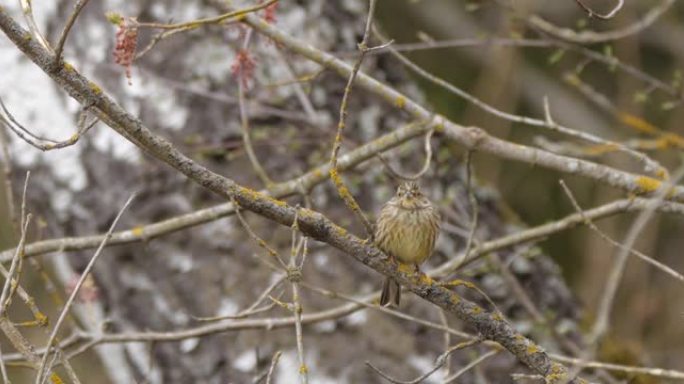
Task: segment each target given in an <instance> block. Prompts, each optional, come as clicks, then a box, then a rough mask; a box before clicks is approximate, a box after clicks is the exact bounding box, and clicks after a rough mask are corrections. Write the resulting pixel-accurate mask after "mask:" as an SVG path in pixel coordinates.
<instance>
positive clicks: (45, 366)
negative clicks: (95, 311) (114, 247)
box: [36, 194, 135, 383]
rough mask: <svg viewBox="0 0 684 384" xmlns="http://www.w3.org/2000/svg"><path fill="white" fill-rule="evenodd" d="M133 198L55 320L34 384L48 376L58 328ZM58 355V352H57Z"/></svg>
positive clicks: (124, 207)
mask: <svg viewBox="0 0 684 384" xmlns="http://www.w3.org/2000/svg"><path fill="white" fill-rule="evenodd" d="M134 198H135V194H133V195H131V197H129V198H128V200H127V201H126V203H124V205H123V207H122V208H121V210H120V211H119V213H118V214H117V215H116V217H115V218H114V221H113V222H112V225H111V226H110V227H109V230H108V231H107V234H106V235H105V237H104V239H103V240H102V243H101V244H100V246H99V247H98V248H97V250H96V251H95V254H94V255H93V257H92V258H91V259H90V261H89V262H88V265H87V266H86V267H85V269H84V270H83V273H81V277H80V278H79V279H78V282H77V283H76V286H75V287H74V289H73V291H72V292H71V295H69V298H68V299H67V301H66V303H65V304H64V308H62V311H61V312H60V314H59V317H58V318H57V322H56V323H55V326H54V328H53V329H52V333H51V334H50V338H49V339H48V342H47V346H46V350H47V352H46V353H45V354H44V355H43V359H42V361H41V363H40V367H39V369H38V375H37V377H36V383H41V382H42V378H43V375H49V371H50V370H51V366H50V365H48V364H47V363H48V356H50V353H49V351H50V348H51V347H52V345H53V344H54V342H55V338H57V333H58V332H59V328H60V326H61V325H62V323H63V322H64V319H65V318H66V315H67V313H68V312H69V309H70V308H71V306H72V305H73V303H74V300H75V299H76V295H78V291H79V289H81V286H83V282H84V281H85V279H86V277H88V275H89V274H90V271H91V270H92V269H93V266H94V265H95V262H96V261H97V259H98V258H99V256H100V255H101V254H102V250H103V249H104V248H105V246H106V245H107V241H109V238H110V237H111V236H112V232H114V228H116V224H117V223H118V222H119V219H120V218H121V216H122V215H123V213H124V211H125V210H126V208H128V206H129V205H130V204H131V202H132V201H133V199H134ZM58 353H59V352H58Z"/></svg>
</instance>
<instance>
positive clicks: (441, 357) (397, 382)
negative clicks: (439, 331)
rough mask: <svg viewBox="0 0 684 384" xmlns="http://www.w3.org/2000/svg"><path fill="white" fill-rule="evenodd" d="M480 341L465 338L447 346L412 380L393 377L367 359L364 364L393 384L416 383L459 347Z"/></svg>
mask: <svg viewBox="0 0 684 384" xmlns="http://www.w3.org/2000/svg"><path fill="white" fill-rule="evenodd" d="M481 342H482V340H480V339H477V338H476V339H472V340H467V341H464V342H461V343H458V344H456V345H455V346H453V347H451V348H448V349H447V350H446V351H445V352H444V353H442V354H441V355H439V356H438V357H437V359H436V360H435V365H434V366H433V367H432V368H431V369H430V370H429V371H427V372H425V373H424V374H422V375H420V376H418V377H416V378H415V379H413V380H408V381H402V380H399V379H395V378H393V377H391V376H390V375H388V374H387V373H385V372H383V371H382V370H380V369H379V368H377V367H375V366H374V365H373V364H371V363H370V362H368V361H366V366H368V367H369V368H370V369H372V370H373V371H375V373H377V374H378V375H380V376H382V378H383V379H385V380H387V381H389V382H391V383H393V384H418V383H421V382H423V380H425V379H427V378H428V377H430V376H431V375H432V374H433V373H435V372H437V370H438V369H440V368H441V367H442V366H443V365H444V364H445V363H446V361H447V360H448V358H449V356H450V355H451V354H452V353H454V352H456V351H459V350H461V349H465V348H468V347H471V346H473V345H475V344H478V343H481Z"/></svg>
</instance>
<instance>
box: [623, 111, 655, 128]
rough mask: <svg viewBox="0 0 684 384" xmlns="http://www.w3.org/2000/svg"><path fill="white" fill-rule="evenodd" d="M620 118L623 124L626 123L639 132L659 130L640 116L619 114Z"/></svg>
mask: <svg viewBox="0 0 684 384" xmlns="http://www.w3.org/2000/svg"><path fill="white" fill-rule="evenodd" d="M620 120H621V121H622V123H623V124H625V125H628V126H630V127H632V128H634V129H636V130H637V131H639V132H644V133H657V132H658V131H660V130H659V129H658V128H657V127H656V126H654V125H653V124H651V123H649V122H648V121H646V120H644V119H642V118H640V117H637V116H634V115H632V114H630V113H623V114H621V115H620Z"/></svg>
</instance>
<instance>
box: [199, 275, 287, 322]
mask: <svg viewBox="0 0 684 384" xmlns="http://www.w3.org/2000/svg"><path fill="white" fill-rule="evenodd" d="M286 278H287V276H286V275H281V276H280V277H278V278H277V279H276V280H275V281H273V283H271V284H270V285H269V286H268V287H267V288H266V289H265V290H264V291H263V292H262V293H261V295H259V297H258V298H257V299H256V300H255V301H254V303H252V305H250V306H249V307H248V308H246V309H244V310H242V311H240V312H238V313H236V314H235V315H224V316H212V317H196V316H192V318H193V319H195V320H197V321H219V320H227V319H230V320H236V319H244V318H246V317H249V316H252V315H255V314H257V313H263V312H266V311H268V310H270V309H271V308H273V306H274V304H275V303H271V304H268V305H266V306H265V307H263V308H257V307H258V306H259V305H261V303H263V302H264V301H265V300H266V299H267V298H268V296H269V295H270V294H271V292H273V291H274V290H275V289H276V288H277V287H278V286H279V285H280V283H282V282H283V281H285V279H286Z"/></svg>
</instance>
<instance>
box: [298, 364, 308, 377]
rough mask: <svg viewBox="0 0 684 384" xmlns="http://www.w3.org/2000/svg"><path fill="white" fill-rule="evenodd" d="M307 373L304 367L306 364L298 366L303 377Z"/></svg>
mask: <svg viewBox="0 0 684 384" xmlns="http://www.w3.org/2000/svg"><path fill="white" fill-rule="evenodd" d="M307 372H309V368H307V367H306V364H302V365H301V366H299V373H300V374H302V375H305V374H306V373H307Z"/></svg>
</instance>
